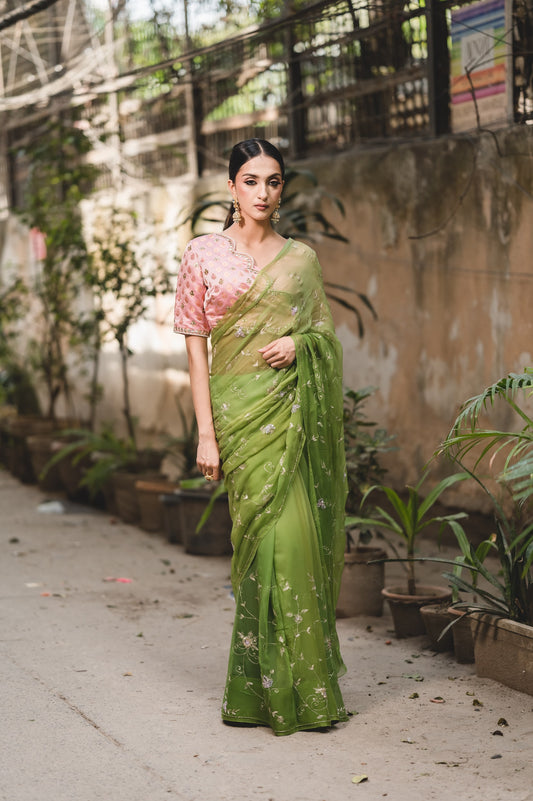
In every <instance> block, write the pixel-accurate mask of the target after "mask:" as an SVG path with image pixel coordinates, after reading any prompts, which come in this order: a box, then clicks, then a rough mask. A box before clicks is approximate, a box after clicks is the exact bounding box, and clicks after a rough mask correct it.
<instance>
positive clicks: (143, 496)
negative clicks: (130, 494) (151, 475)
mask: <svg viewBox="0 0 533 801" xmlns="http://www.w3.org/2000/svg"><path fill="white" fill-rule="evenodd" d="M135 489H136V491H137V500H138V503H139V511H140V525H141V528H142V529H144V531H161V530H162V529H163V523H164V511H163V504H162V503H161V495H163V494H164V493H170V492H173V491H174V490H175V489H178V485H177V484H174V483H173V482H171V481H163V480H159V481H146V480H142V479H141V480H139V481H136V482H135Z"/></svg>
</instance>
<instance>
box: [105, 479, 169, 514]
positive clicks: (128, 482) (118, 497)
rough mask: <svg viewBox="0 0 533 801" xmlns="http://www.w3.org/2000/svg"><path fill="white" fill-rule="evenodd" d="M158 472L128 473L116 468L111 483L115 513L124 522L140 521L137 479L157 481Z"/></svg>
mask: <svg viewBox="0 0 533 801" xmlns="http://www.w3.org/2000/svg"><path fill="white" fill-rule="evenodd" d="M160 478H161V476H160V475H159V473H154V472H148V473H130V472H128V471H126V470H117V472H116V473H113V477H112V479H111V483H112V486H113V495H114V498H115V506H116V510H117V514H118V516H119V517H120V519H121V520H122V521H123V522H124V523H130V524H132V525H137V524H139V523H140V522H141V508H140V506H139V496H138V494H137V490H136V488H135V484H136V483H137V481H140V480H142V479H144V480H145V481H157V479H160Z"/></svg>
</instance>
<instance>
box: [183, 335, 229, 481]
mask: <svg viewBox="0 0 533 801" xmlns="http://www.w3.org/2000/svg"><path fill="white" fill-rule="evenodd" d="M185 344H186V347H187V357H188V360H189V374H190V379H191V391H192V402H193V406H194V413H195V415H196V422H197V423H198V452H197V456H196V463H197V465H198V468H199V469H200V471H201V472H202V473H203V475H204V476H205V475H211V476H213V478H214V479H215V481H218V480H219V479H220V478H221V470H220V452H219V449H218V444H217V440H216V436H215V427H214V425H213V412H212V410H211V394H210V392H209V364H208V361H207V339H206V337H200V336H192V335H190V336H186V337H185Z"/></svg>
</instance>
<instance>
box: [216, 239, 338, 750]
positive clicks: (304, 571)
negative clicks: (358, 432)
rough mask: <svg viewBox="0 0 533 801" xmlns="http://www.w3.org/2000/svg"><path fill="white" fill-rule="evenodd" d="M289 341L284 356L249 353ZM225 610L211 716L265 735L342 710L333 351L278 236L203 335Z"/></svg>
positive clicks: (307, 264) (316, 295)
mask: <svg viewBox="0 0 533 801" xmlns="http://www.w3.org/2000/svg"><path fill="white" fill-rule="evenodd" d="M282 336H291V337H293V339H294V342H295V345H296V360H295V362H294V363H293V364H292V365H291V366H290V367H288V368H284V369H281V370H275V369H273V368H271V367H270V366H269V365H268V364H267V363H266V362H265V361H264V359H263V358H262V356H261V354H260V353H258V350H259V348H261V347H263V346H264V345H267V344H269V343H270V342H271V341H272V340H274V339H277V338H279V337H282ZM211 341H212V346H213V360H212V368H211V400H212V406H213V416H214V422H215V429H216V434H217V439H218V443H219V446H220V453H221V459H222V464H223V471H224V477H225V484H226V488H227V491H228V495H229V503H230V511H231V515H232V519H233V530H232V543H233V548H234V555H233V559H232V583H233V588H234V593H235V600H236V615H235V625H234V630H233V637H232V642H231V650H230V658H229V667H228V676H227V682H226V689H225V693H224V701H223V707H222V717H223V720H225V721H227V722H234V723H255V724H263V725H268V726H271V727H272V729H273V730H274V732H275V733H276V734H291V733H293V732H295V731H298V730H301V729H313V728H319V727H320V728H321V727H324V726H329V725H331V724H332V723H333V722H335V721H341V720H346V719H347V715H346V711H345V708H344V705H343V701H342V696H341V693H340V690H339V686H338V682H337V677H338V675H340V674H341V673H342V672H344V670H345V668H344V664H343V662H342V658H341V655H340V650H339V643H338V638H337V633H336V628H335V605H336V601H337V596H338V592H339V584H340V577H341V572H342V567H343V554H344V543H345V537H344V505H345V499H346V478H345V464H344V449H343V428H342V353H341V347H340V343H339V342H338V340H337V338H336V336H335V332H334V328H333V323H332V319H331V313H330V310H329V307H328V304H327V300H326V298H325V295H324V290H323V285H322V278H321V270H320V265H319V264H318V261H317V258H316V255H315V253H314V252H313V251H312V250H311V249H310V248H308V247H307V246H306V245H303V244H301V243H298V242H294V241H292V240H288V242H287V243H286V245H285V246H284V247H283V249H282V250H281V252H280V253H279V254H278V256H277V257H276V258H275V259H274V260H273V261H272V262H271V263H270V264H269V265H267V266H266V267H265V268H264V269H262V270H261V271H260V272H259V273H258V274H257V277H256V279H255V282H254V284H253V286H252V287H251V288H250V289H249V290H248V291H247V292H246V293H245V294H243V295H241V296H240V297H239V298H238V299H237V301H236V302H235V303H234V305H233V306H232V307H231V309H230V310H229V311H228V312H227V313H226V314H225V316H224V317H223V319H222V320H221V321H220V322H219V323H218V324H217V325H216V326H215V328H214V329H213V331H212V333H211Z"/></svg>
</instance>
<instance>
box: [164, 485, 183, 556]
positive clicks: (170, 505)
mask: <svg viewBox="0 0 533 801" xmlns="http://www.w3.org/2000/svg"><path fill="white" fill-rule="evenodd" d="M160 501H161V504H162V507H163V530H164V532H165V534H166V535H167V539H168V541H169V542H171V543H172V544H173V545H180V544H181V525H180V510H179V504H180V503H181V490H179V489H178V490H174V492H170V493H164V494H163V495H161V496H160Z"/></svg>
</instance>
